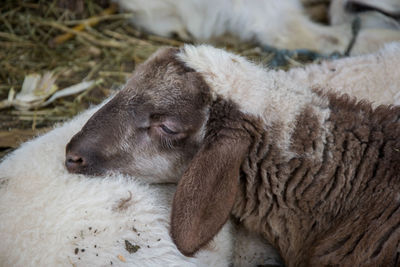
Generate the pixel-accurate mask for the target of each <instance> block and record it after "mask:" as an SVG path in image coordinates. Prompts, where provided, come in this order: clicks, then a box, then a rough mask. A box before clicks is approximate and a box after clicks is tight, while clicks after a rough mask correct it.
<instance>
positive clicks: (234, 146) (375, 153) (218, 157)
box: [65, 46, 400, 266]
mask: <svg viewBox="0 0 400 267" xmlns="http://www.w3.org/2000/svg"><path fill="white" fill-rule="evenodd" d="M396 51H397V55H398V54H399V52H400V49H399V47H397V50H396ZM377 71H379V70H377ZM282 77H284V76H282V75H281V74H280V73H279V72H274V71H266V70H264V69H262V68H261V67H259V66H256V65H254V64H252V63H250V62H248V61H246V60H245V59H244V58H242V57H239V56H236V55H233V54H230V53H227V52H225V51H223V50H219V49H215V48H212V47H210V46H198V47H194V46H185V47H183V48H182V49H174V48H168V49H162V50H160V51H159V52H157V53H156V54H155V55H153V56H152V57H151V58H150V59H148V61H147V62H146V63H144V64H142V65H141V66H139V67H138V68H137V69H136V70H135V72H134V73H133V75H132V77H131V78H130V79H129V80H128V82H127V84H126V86H125V88H124V89H123V90H122V91H121V92H119V93H118V94H117V95H116V96H115V97H114V98H113V99H111V100H110V101H109V102H108V103H107V104H106V105H105V106H104V107H102V109H100V110H99V111H98V112H96V113H95V114H94V115H93V117H92V118H91V119H89V121H88V122H87V123H86V125H85V126H84V127H83V128H82V130H81V131H80V132H79V133H78V134H76V135H75V136H74V137H73V138H72V139H71V141H70V143H69V144H68V145H67V148H66V150H67V151H66V162H65V164H66V166H67V168H68V170H69V171H70V172H72V173H83V174H86V175H99V174H103V173H106V172H108V171H110V170H114V171H115V170H116V171H120V172H122V173H128V174H133V175H140V177H148V179H152V178H154V177H156V178H157V177H158V178H157V179H161V178H164V181H166V182H167V181H168V182H176V181H177V179H176V177H177V174H180V176H181V178H180V181H179V183H178V189H177V191H176V193H175V196H174V202H173V208H172V218H171V236H172V238H173V240H174V241H175V243H176V244H177V246H178V248H179V249H180V251H182V252H183V253H184V254H185V255H193V253H195V252H196V251H198V250H199V249H200V248H202V247H204V246H205V245H206V244H208V243H209V241H210V240H211V239H212V238H213V236H214V235H215V234H216V233H218V231H219V230H220V229H221V227H222V226H223V225H224V223H225V222H226V221H227V219H228V218H229V216H230V214H233V216H234V217H236V218H237V219H238V220H239V221H240V222H241V223H242V224H243V225H244V226H245V227H246V228H247V229H249V230H250V231H252V232H254V233H258V234H260V235H262V236H263V237H264V238H266V239H267V240H268V241H269V242H270V243H271V244H273V245H274V246H275V247H276V248H277V249H278V250H279V252H280V253H281V255H282V258H283V260H284V262H285V263H286V264H287V266H328V265H338V264H340V265H341V266H398V265H399V264H400V252H399V251H400V250H399V249H400V247H399V244H400V209H399V207H400V202H399V201H400V197H399V190H400V180H399V178H400V177H399V174H400V122H399V117H400V107H399V106H384V105H382V106H379V107H377V108H373V107H372V105H371V103H370V102H368V101H357V100H356V99H354V98H351V97H349V96H348V95H341V94H339V93H338V92H335V91H329V90H323V88H312V87H308V86H305V85H304V84H302V83H299V82H297V81H296V80H292V79H284V78H282ZM378 89H379V88H378ZM99 129H102V130H99ZM155 166H157V167H155Z"/></svg>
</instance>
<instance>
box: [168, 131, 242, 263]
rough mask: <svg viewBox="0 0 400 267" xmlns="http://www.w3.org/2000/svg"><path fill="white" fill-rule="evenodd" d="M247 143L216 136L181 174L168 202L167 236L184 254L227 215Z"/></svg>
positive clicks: (204, 241)
mask: <svg viewBox="0 0 400 267" xmlns="http://www.w3.org/2000/svg"><path fill="white" fill-rule="evenodd" d="M248 146H249V142H248V140H243V139H242V140H241V139H233V138H231V137H220V138H218V140H216V141H214V142H212V143H208V144H205V145H203V147H202V148H201V149H200V151H199V152H198V153H197V154H196V155H195V157H194V159H193V160H192V162H191V163H190V165H189V167H188V169H187V170H186V172H185V173H184V174H183V177H182V178H181V180H180V182H179V184H178V188H177V191H176V193H175V197H174V201H173V205H172V217H171V236H172V238H173V240H174V242H175V244H176V246H177V247H178V249H179V250H180V251H181V252H182V253H183V254H184V255H187V256H191V255H193V254H194V253H195V252H196V251H197V250H199V249H200V248H201V247H202V246H203V245H205V244H207V243H208V242H209V241H210V240H211V239H212V238H213V237H214V236H215V235H216V234H217V233H218V231H219V230H220V229H221V227H222V226H223V225H224V224H225V222H226V221H227V219H228V218H229V214H230V212H231V210H232V207H233V204H234V201H235V196H236V193H237V190H238V185H239V172H240V165H241V163H242V161H243V159H244V156H245V155H246V153H247V151H248Z"/></svg>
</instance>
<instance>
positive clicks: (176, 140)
mask: <svg viewBox="0 0 400 267" xmlns="http://www.w3.org/2000/svg"><path fill="white" fill-rule="evenodd" d="M177 52H178V50H177V49H172V48H169V49H164V50H162V51H160V52H158V53H157V54H156V55H155V56H153V57H152V58H150V59H149V60H148V61H147V62H146V63H144V64H143V65H141V66H139V67H138V68H137V70H136V71H135V72H134V74H133V76H132V77H131V79H130V80H129V82H128V83H127V84H126V86H125V88H124V89H123V90H122V91H121V92H119V93H118V94H117V95H116V96H115V97H114V98H113V99H111V100H110V101H109V102H108V103H107V104H106V105H104V106H103V107H102V108H101V109H100V110H99V111H97V112H96V113H95V114H94V115H93V117H92V118H90V119H89V121H88V122H87V123H86V125H85V126H84V127H83V128H82V130H81V131H80V132H79V133H77V134H76V135H75V136H74V137H73V138H72V139H71V141H70V142H69V143H68V145H67V148H66V162H65V165H66V167H67V169H68V171H70V172H73V173H82V174H88V175H99V174H103V173H105V172H107V171H119V172H122V173H126V174H130V175H138V176H140V177H147V178H149V179H150V181H152V179H154V180H156V181H158V182H160V181H166V182H167V181H169V182H176V181H177V180H178V179H179V177H180V175H181V174H182V172H183V171H184V167H185V166H187V164H188V162H189V161H190V160H191V159H192V157H193V156H194V154H195V153H196V151H197V150H198V147H199V145H200V143H201V142H202V140H203V137H204V127H205V124H206V121H207V114H208V105H209V102H210V101H209V99H210V97H209V89H208V87H207V85H206V84H205V82H204V81H203V80H202V78H201V77H200V75H199V74H198V73H196V72H194V71H192V70H191V69H189V68H186V67H185V66H184V65H183V64H182V63H181V62H179V61H178V60H177V59H176V57H175V55H176V53H177Z"/></svg>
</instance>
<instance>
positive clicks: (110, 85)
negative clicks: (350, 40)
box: [0, 0, 312, 159]
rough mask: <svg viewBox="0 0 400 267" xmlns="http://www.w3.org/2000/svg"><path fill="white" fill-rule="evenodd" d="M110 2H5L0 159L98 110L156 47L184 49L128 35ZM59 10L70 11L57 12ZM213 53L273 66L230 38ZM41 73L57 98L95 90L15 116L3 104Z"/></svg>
mask: <svg viewBox="0 0 400 267" xmlns="http://www.w3.org/2000/svg"><path fill="white" fill-rule="evenodd" d="M108 2H109V1H106V0H102V1H94V0H85V1H79V0H78V1H63V0H40V1H15V0H5V1H2V4H1V5H0V159H1V158H2V157H3V156H4V155H5V154H7V153H8V152H10V151H12V150H13V149H14V148H16V147H17V146H18V145H19V144H20V143H21V142H23V141H26V140H28V139H30V138H32V137H33V136H35V135H37V134H40V133H43V132H45V131H47V130H48V129H50V128H51V127H52V125H54V124H55V123H59V122H62V121H65V120H67V119H69V118H71V117H72V116H74V115H75V114H77V113H78V112H80V111H82V110H84V109H85V108H87V107H88V106H89V105H91V104H97V103H100V102H101V101H102V100H103V99H104V98H105V97H107V96H109V95H110V94H112V93H113V92H115V91H116V90H118V89H119V88H120V87H121V86H122V85H123V84H124V81H125V79H126V78H127V77H128V76H129V74H130V73H131V72H132V70H134V68H135V66H136V65H137V64H140V63H141V62H143V61H144V60H146V58H147V57H148V56H149V55H151V54H152V53H153V52H154V51H155V50H157V49H158V48H159V47H161V46H181V45H182V44H183V42H181V41H180V40H176V39H167V38H161V37H158V36H153V35H148V34H145V33H143V32H141V31H139V30H137V29H135V28H133V27H132V26H131V25H130V24H129V18H130V17H132V14H129V13H117V12H116V8H114V7H111V8H110V4H109V3H108ZM79 3H81V4H82V3H83V6H82V5H81V6H79ZM98 3H101V4H98ZM74 4H75V6H73V5H74ZM63 5H64V7H65V6H68V8H70V9H68V8H61V7H60V6H63ZM82 7H83V8H82ZM71 8H72V9H71ZM79 25H84V26H83V27H82V28H83V30H81V31H79V30H74V29H73V27H76V26H78V27H79ZM65 33H70V34H71V36H72V37H71V38H70V39H68V40H65V41H62V40H61V39H60V38H58V39H57V37H58V36H60V35H62V34H65ZM217 46H219V47H223V48H225V49H228V50H230V51H234V52H236V53H239V54H241V55H243V56H246V57H248V58H250V59H252V60H253V61H255V62H258V63H261V64H263V65H266V66H272V65H275V64H276V62H275V61H276V57H275V53H274V52H273V50H272V51H271V50H268V49H265V48H264V49H263V48H262V47H257V46H256V45H254V44H250V43H246V44H243V43H241V44H238V43H237V42H234V41H232V40H231V38H227V39H224V40H222V41H221V40H220V42H219V43H218V44H217ZM282 59H283V61H282ZM310 61H312V60H310V59H304V58H301V57H300V56H298V55H296V54H292V55H291V56H290V57H287V56H286V57H285V56H284V57H283V58H280V60H279V64H280V65H281V66H280V67H279V68H284V69H288V68H290V67H293V66H302V65H303V64H304V63H305V62H310ZM45 72H51V73H52V75H53V77H55V82H54V84H55V86H53V87H52V88H53V89H52V90H54V91H55V90H61V89H64V88H66V87H69V86H72V85H75V84H79V83H82V82H83V81H89V80H92V81H94V83H93V85H92V86H91V87H89V88H88V89H87V90H85V91H83V92H80V93H77V94H74V95H69V96H65V97H60V98H58V99H56V100H55V101H54V102H52V103H50V104H49V105H45V106H43V105H36V106H35V105H32V106H31V107H30V109H21V108H19V109H18V108H16V107H15V106H13V105H10V103H8V102H7V101H6V100H7V99H8V98H9V99H10V98H12V97H13V96H14V95H15V94H18V92H19V91H20V90H21V87H22V84H23V81H24V79H25V78H26V77H27V76H28V75H31V74H34V73H38V74H41V75H43V74H44V73H45ZM53 93H54V92H53ZM49 97H50V94H49V95H48V96H47V97H46V98H44V99H41V103H43V102H44V101H45V100H46V99H47V98H49Z"/></svg>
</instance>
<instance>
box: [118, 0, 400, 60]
mask: <svg viewBox="0 0 400 267" xmlns="http://www.w3.org/2000/svg"><path fill="white" fill-rule="evenodd" d="M387 1H388V0H385V1H383V2H387ZM389 1H390V0H389ZM116 2H117V3H118V4H119V6H120V7H121V9H122V10H127V11H130V12H133V14H134V16H133V18H132V20H131V21H132V23H133V24H134V25H135V26H136V27H139V28H141V29H143V30H145V31H147V32H150V33H153V34H157V35H160V36H166V37H170V36H173V35H177V36H179V37H180V38H181V39H183V40H190V41H196V42H213V41H215V39H218V38H220V37H222V36H224V35H225V34H230V35H233V36H235V37H238V38H239V39H240V40H241V41H256V42H257V43H259V44H261V45H269V46H274V47H277V48H280V49H309V50H313V51H317V52H319V53H322V54H330V53H332V52H340V53H345V52H346V50H347V48H348V46H349V44H350V42H351V38H352V31H351V23H352V20H353V19H354V17H355V15H354V14H355V13H354V12H352V13H348V12H347V11H346V1H343V0H333V1H332V6H333V7H332V8H331V10H330V15H331V17H333V19H332V21H333V22H334V23H333V24H334V25H332V26H326V25H322V24H318V23H315V22H312V21H311V20H310V19H309V18H308V17H307V16H306V15H305V14H304V10H303V6H302V4H301V1H299V0H285V1H281V0H217V1H215V0H116ZM379 2H381V1H379ZM378 6H379V5H378ZM387 9H389V11H392V12H396V9H395V7H392V6H388V7H387ZM385 11H386V10H385ZM375 13H377V12H375ZM379 14H380V17H379V15H377V16H378V18H377V19H370V17H371V16H370V15H362V16H363V20H362V22H366V21H369V23H367V24H368V25H365V26H366V27H367V28H368V29H367V30H366V31H364V30H363V28H364V24H365V23H362V25H361V27H362V28H361V31H360V34H359V37H357V39H356V42H355V45H354V49H351V54H352V55H357V54H363V53H369V52H372V51H376V50H377V49H379V48H380V47H381V46H382V45H383V44H384V43H385V42H390V41H396V40H400V31H398V29H397V30H394V29H392V27H391V26H390V24H388V23H384V22H385V21H386V20H389V19H390V18H387V17H386V16H385V15H383V14H382V13H379ZM343 17H345V18H346V19H342V20H341V19H340V18H343ZM372 17H373V18H375V17H376V16H375V15H373V16H372ZM372 20H373V21H372ZM371 21H372V22H371ZM381 21H384V22H381ZM371 24H372V25H374V26H375V28H378V30H377V29H369V28H370V27H371ZM388 28H389V29H388Z"/></svg>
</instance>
